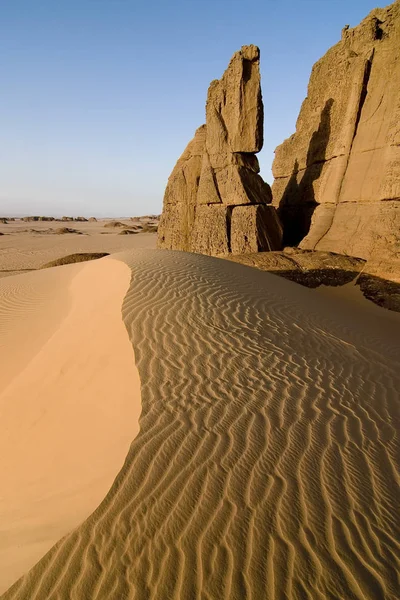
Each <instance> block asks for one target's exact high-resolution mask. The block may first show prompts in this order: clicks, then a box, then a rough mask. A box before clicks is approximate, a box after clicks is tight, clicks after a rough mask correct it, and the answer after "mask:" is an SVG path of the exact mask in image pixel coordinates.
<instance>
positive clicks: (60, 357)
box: [0, 259, 141, 591]
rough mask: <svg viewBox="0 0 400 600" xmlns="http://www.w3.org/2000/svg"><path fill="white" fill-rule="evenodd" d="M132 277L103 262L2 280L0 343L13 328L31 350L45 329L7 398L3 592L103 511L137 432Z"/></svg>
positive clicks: (0, 468)
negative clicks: (128, 304)
mask: <svg viewBox="0 0 400 600" xmlns="http://www.w3.org/2000/svg"><path fill="white" fill-rule="evenodd" d="M130 276H131V272H130V269H129V268H128V267H127V266H126V265H125V264H123V263H122V262H121V261H115V260H112V259H104V260H101V261H95V262H92V263H86V264H84V265H83V264H80V265H72V266H67V267H58V268H55V269H48V270H46V271H45V272H44V271H42V272H40V273H36V274H32V275H29V276H25V275H19V276H16V277H10V278H8V279H7V280H4V282H3V281H2V282H0V283H1V286H0V287H3V286H5V287H7V288H8V289H11V290H14V294H8V296H7V302H6V306H5V308H4V305H3V298H4V296H2V298H1V300H0V340H1V337H2V336H1V332H4V334H5V337H6V340H8V339H9V337H10V335H11V334H12V333H13V332H14V335H15V339H14V342H15V343H16V344H17V342H18V343H19V344H20V345H21V346H22V347H23V348H25V345H26V344H25V341H26V340H28V342H29V340H30V336H31V334H32V333H34V332H35V331H36V329H35V328H36V327H37V326H38V325H39V327H38V331H39V333H41V334H42V339H41V340H40V343H37V342H36V341H35V340H34V341H33V342H32V343H30V342H29V343H30V345H29V343H28V349H29V350H30V354H29V356H28V355H26V356H25V355H24V357H23V358H25V359H26V360H25V361H21V363H20V371H19V372H15V370H14V377H13V378H11V380H10V381H9V382H8V385H7V386H6V387H4V389H3V390H2V393H0V412H1V422H2V436H1V439H0V453H1V456H2V460H1V464H0V479H1V482H2V492H1V498H0V521H1V523H2V536H1V541H0V565H1V566H0V589H1V591H4V590H5V589H7V588H8V587H9V586H10V585H11V584H12V583H13V582H15V581H16V580H17V579H18V578H19V577H21V575H23V573H24V572H26V571H27V570H28V569H29V568H31V567H32V566H33V565H34V564H35V563H36V562H37V561H38V560H39V559H40V558H41V557H42V556H43V555H44V554H45V553H46V552H47V551H48V550H49V549H50V548H51V547H52V546H53V545H54V544H55V543H56V542H57V541H58V540H59V539H60V538H61V537H63V536H64V535H65V534H67V533H69V532H70V531H71V530H73V529H74V528H75V527H76V526H77V525H79V524H80V523H81V522H82V521H83V520H84V519H86V518H87V516H88V515H90V513H91V512H92V511H93V510H94V509H95V508H96V506H98V504H99V503H100V502H101V500H102V499H103V498H104V496H105V494H106V493H107V491H108V490H109V488H110V486H111V485H112V483H113V481H114V478H115V476H116V474H117V473H118V471H119V470H120V468H121V466H122V464H123V462H124V458H125V456H126V453H127V452H128V450H129V445H130V442H131V440H132V439H133V437H134V436H135V435H136V433H137V431H138V427H139V426H138V418H139V414H140V409H141V404H140V380H139V376H138V372H137V369H136V367H135V364H134V354H133V348H132V345H131V343H130V341H129V338H128V335H127V332H126V328H125V326H124V323H123V321H122V314H121V306H122V301H123V298H124V295H125V293H126V290H127V288H128V286H129V282H130ZM26 277H28V282H25V278H26ZM32 298H33V299H34V300H35V299H36V298H37V299H38V300H37V302H36V305H35V303H34V302H33V304H32V307H31V299H32ZM63 299H65V301H64V300H63ZM58 301H60V305H61V308H58V307H57V302H58ZM22 309H23V310H22ZM21 318H22V321H23V323H22V325H23V326H22V327H21ZM30 319H31V320H33V321H34V323H33V325H32V326H33V331H31V329H30ZM4 322H5V327H4V328H2V327H1V325H2V323H4ZM40 325H41V327H42V328H43V330H44V334H43V332H41V330H40ZM17 345H18V344H17ZM0 347H1V346H0ZM7 348H8V346H6V347H5V348H2V349H1V355H2V357H3V354H4V355H5V360H6V359H7V355H6V350H7ZM17 354H18V353H17ZM25 354H26V353H25ZM12 358H13V359H14V360H19V358H21V357H18V356H12ZM14 366H15V365H14Z"/></svg>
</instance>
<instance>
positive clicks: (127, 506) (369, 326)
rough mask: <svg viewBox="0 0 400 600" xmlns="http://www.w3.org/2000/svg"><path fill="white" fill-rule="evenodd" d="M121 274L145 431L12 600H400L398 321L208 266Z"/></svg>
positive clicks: (137, 263)
mask: <svg viewBox="0 0 400 600" xmlns="http://www.w3.org/2000/svg"><path fill="white" fill-rule="evenodd" d="M116 257H117V258H119V260H121V261H125V262H126V263H127V264H128V265H129V266H130V267H131V269H132V272H133V279H132V283H131V286H130V288H129V291H128V293H127V295H126V297H125V300H124V304H123V316H124V320H125V324H126V327H127V330H128V332H129V335H130V338H131V341H132V344H133V347H134V351H135V357H136V361H137V367H138V370H139V374H140V379H141V394H142V414H141V418H140V431H139V433H138V435H137V436H136V437H135V439H134V441H133V443H132V445H131V447H130V450H129V453H128V455H127V458H126V461H125V463H124V466H123V468H122V469H121V471H120V473H119V474H118V477H117V479H116V481H115V483H114V484H113V485H112V487H111V489H110V491H109V493H108V494H107V495H106V497H105V498H104V501H103V502H102V503H101V504H100V506H99V507H98V508H97V510H95V511H94V512H93V514H92V515H91V516H90V517H89V518H88V519H87V520H86V521H85V522H84V523H83V524H82V525H81V526H79V527H78V528H77V529H75V530H74V531H72V532H71V533H70V534H69V535H67V536H66V537H65V538H64V539H62V540H60V541H59V543H57V544H56V545H55V546H54V547H53V548H52V549H51V550H50V552H48V553H47V554H46V555H45V556H44V557H43V558H42V560H41V561H40V562H39V563H38V564H37V565H35V567H33V568H32V569H31V571H30V572H29V573H28V574H27V575H25V576H24V577H23V578H21V579H20V580H19V581H18V582H17V583H16V584H15V585H13V586H12V587H11V588H10V589H9V590H8V591H7V592H6V593H5V594H4V595H3V596H2V598H4V599H7V600H9V599H11V598H12V599H18V600H21V599H37V600H45V599H50V598H51V599H52V600H53V599H54V600H55V599H60V600H62V599H67V598H68V599H71V600H78V599H79V600H81V599H89V598H90V599H92V598H93V599H100V598H102V599H103V598H104V599H114V600H122V599H128V598H129V599H131V598H132V599H134V598H135V599H145V598H153V599H166V598H168V599H171V598H177V599H178V598H179V599H188V600H189V599H190V600H192V599H195V598H199V599H200V598H201V599H208V600H210V599H224V598H226V599H237V600H242V599H245V598H248V599H252V600H254V599H268V600H284V599H290V600H292V599H296V600H297V599H299V600H300V599H301V600H304V599H308V600H323V599H329V600H343V599H346V600H353V599H354V600H355V599H357V600H366V599H368V600H377V599H385V600H395V599H397V598H398V590H399V587H398V584H399V581H398V570H399V566H400V565H399V556H400V552H399V550H400V524H399V508H400V506H399V503H400V495H399V485H398V484H399V463H400V459H399V445H398V431H399V424H400V423H399V421H400V415H399V389H400V370H399V360H398V359H399V351H400V336H399V331H400V326H399V320H398V318H397V317H398V315H390V317H389V316H388V315H386V313H385V311H381V312H380V313H379V314H380V315H381V316H380V318H379V319H378V318H376V319H375V320H374V319H373V318H372V317H371V313H370V312H369V311H365V312H364V311H363V309H362V307H360V306H358V305H354V306H353V305H352V304H351V303H348V302H346V300H345V299H341V298H333V299H332V298H329V297H328V296H324V295H321V294H317V293H316V292H315V291H313V290H309V289H306V288H302V287H300V286H298V285H296V284H294V283H292V282H289V281H286V280H283V279H280V278H278V277H275V276H274V275H271V274H268V273H263V272H260V271H256V270H254V269H252V268H249V267H245V266H242V265H239V264H234V263H230V262H227V261H223V260H219V259H214V258H209V257H205V256H198V255H191V254H185V253H179V252H167V251H149V250H147V251H137V252H135V254H130V253H125V254H121V255H117V256H116ZM107 260H109V259H103V260H101V261H95V264H94V265H93V267H92V265H91V268H95V266H96V265H101V264H105V262H106V261H107ZM74 268H76V267H74ZM81 268H82V267H78V269H81ZM84 268H85V269H89V266H87V267H84ZM86 273H88V271H86ZM82 275H84V272H82ZM107 285H108V282H107ZM106 287H107V286H104V289H105V288H106ZM376 310H379V309H376ZM100 329H101V328H100Z"/></svg>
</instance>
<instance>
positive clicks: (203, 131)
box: [158, 46, 282, 255]
mask: <svg viewBox="0 0 400 600" xmlns="http://www.w3.org/2000/svg"><path fill="white" fill-rule="evenodd" d="M259 59H260V52H259V49H258V48H257V47H256V46H243V47H242V49H241V50H240V51H239V52H236V53H235V54H234V55H233V57H232V59H231V61H230V63H229V66H228V68H227V70H226V71H225V73H224V75H223V76H222V78H221V79H220V80H215V81H212V82H211V84H210V87H209V90H208V97H207V105H206V125H203V126H202V127H200V128H199V129H198V130H197V131H196V133H195V136H194V138H193V140H192V141H191V142H190V143H189V144H188V146H187V147H186V149H185V151H184V153H183V154H182V156H181V157H180V158H179V160H178V162H177V163H176V165H175V168H174V170H173V171H172V173H171V175H170V178H169V180H168V185H167V188H166V191H165V196H164V206H163V213H162V216H161V220H160V225H159V230H158V246H159V248H167V249H172V250H186V251H192V252H199V253H202V254H211V255H223V254H228V253H230V252H234V253H242V252H258V251H265V250H279V249H280V247H281V242H282V229H281V225H280V222H279V219H278V217H277V213H276V210H275V208H274V207H273V206H271V205H270V204H271V201H272V195H271V189H270V187H269V185H268V184H267V183H265V182H264V181H263V179H262V178H261V177H260V175H259V170H260V169H259V164H258V160H257V157H256V155H255V153H256V152H259V151H260V150H261V148H262V145H263V103H262V97H261V82H260V70H259V62H260V61H259Z"/></svg>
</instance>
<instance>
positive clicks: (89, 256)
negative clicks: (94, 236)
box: [41, 252, 109, 269]
mask: <svg viewBox="0 0 400 600" xmlns="http://www.w3.org/2000/svg"><path fill="white" fill-rule="evenodd" d="M105 256H109V253H108V252H78V253H77V254H68V256H63V257H62V258H56V259H55V260H51V261H50V262H48V263H46V264H44V265H43V266H42V267H41V268H42V269H48V268H49V267H59V266H61V265H71V264H73V263H79V262H85V261H88V260H96V259H98V258H104V257H105Z"/></svg>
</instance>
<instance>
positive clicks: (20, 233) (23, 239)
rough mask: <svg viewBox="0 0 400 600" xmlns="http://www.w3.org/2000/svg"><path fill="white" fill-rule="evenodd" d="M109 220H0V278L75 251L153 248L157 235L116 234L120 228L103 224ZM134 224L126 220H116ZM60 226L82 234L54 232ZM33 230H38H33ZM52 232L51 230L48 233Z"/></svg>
mask: <svg viewBox="0 0 400 600" xmlns="http://www.w3.org/2000/svg"><path fill="white" fill-rule="evenodd" d="M110 220H111V219H100V220H98V221H97V222H82V223H81V222H75V221H74V222H68V221H67V222H60V221H34V222H28V223H26V222H22V221H15V222H13V221H11V222H9V223H8V224H7V225H3V224H1V223H0V234H1V233H3V234H4V235H0V278H2V277H7V276H9V275H16V274H18V273H22V272H26V271H29V270H31V269H39V268H40V267H41V266H42V265H43V264H45V263H47V262H50V261H51V260H55V259H57V258H62V257H63V256H67V255H68V254H74V253H76V252H109V253H110V254H111V253H114V252H121V251H123V250H131V249H133V248H155V247H156V243H157V234H155V233H138V234H136V235H119V232H120V231H121V228H115V229H113V228H112V229H110V228H108V227H105V225H106V223H109V222H110ZM116 220H117V221H119V222H122V223H123V224H125V225H127V226H133V225H134V222H132V221H130V220H129V219H116ZM61 227H69V228H71V229H76V230H77V231H80V232H81V234H76V233H65V234H61V235H59V234H56V233H54V231H55V230H56V229H59V228H61ZM32 229H34V230H35V231H36V232H37V233H32V232H31V231H30V230H32ZM51 231H53V233H51Z"/></svg>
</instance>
